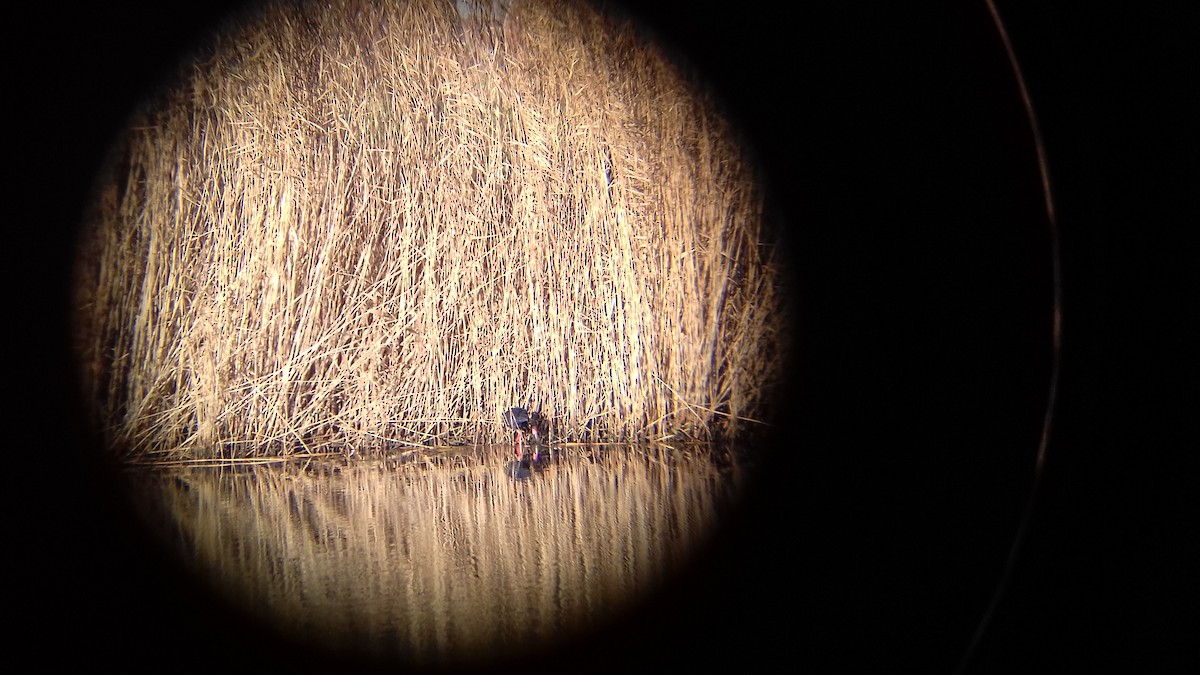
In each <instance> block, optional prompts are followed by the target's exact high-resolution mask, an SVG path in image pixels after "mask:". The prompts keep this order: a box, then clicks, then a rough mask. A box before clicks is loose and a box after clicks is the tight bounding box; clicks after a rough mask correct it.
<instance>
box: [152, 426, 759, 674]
mask: <svg viewBox="0 0 1200 675" xmlns="http://www.w3.org/2000/svg"><path fill="white" fill-rule="evenodd" d="M493 454H494V455H495V456H493V455H487V454H480V455H478V456H464V457H461V458H459V461H456V462H447V463H445V464H444V465H442V466H440V467H437V468H423V469H416V468H415V467H414V468H415V470H412V471H405V470H397V467H394V466H390V465H386V464H384V463H383V462H362V463H350V464H348V465H342V466H337V467H336V469H335V470H328V469H329V468H330V466H331V465H328V464H326V465H313V466H310V467H309V468H308V469H303V468H300V467H299V466H298V465H297V464H289V465H287V466H284V467H271V468H257V467H256V468H249V467H243V468H241V469H238V470H235V471H230V470H228V469H212V468H205V469H199V468H194V467H191V468H177V469H171V470H164V471H161V472H156V473H151V474H147V473H144V472H143V473H139V474H138V478H137V480H138V483H137V484H138V485H139V489H137V490H135V491H134V492H135V494H137V495H139V497H140V498H141V499H143V500H145V501H146V503H147V504H148V505H151V506H150V507H149V508H146V509H144V512H145V513H147V514H156V516H157V518H158V521H159V524H160V525H161V526H162V527H165V528H167V535H168V541H170V542H172V544H173V545H176V546H178V547H179V552H180V553H182V554H184V556H185V558H186V559H187V561H188V563H189V564H194V565H196V566H197V571H198V572H199V573H200V574H201V575H202V576H204V577H205V578H206V579H209V580H211V581H212V582H213V583H214V584H215V585H216V587H217V589H218V590H219V591H220V592H221V593H223V594H225V595H227V597H229V598H230V599H231V600H232V601H233V602H234V603H236V604H238V605H240V606H242V607H244V608H245V609H248V610H251V611H253V612H256V613H258V614H259V616H260V618H262V619H264V620H265V621H267V622H269V623H270V625H272V626H275V627H276V628H279V629H280V630H282V631H283V632H285V633H287V634H290V635H291V636H292V637H299V638H301V639H303V640H305V641H306V642H314V641H315V643H316V644H321V645H323V646H325V647H327V648H331V649H343V650H351V651H353V652H359V653H365V654H373V655H375V656H378V657H381V658H385V659H395V660H400V661H403V662H417V663H424V664H430V665H432V664H434V663H441V664H443V665H448V664H449V663H450V662H460V663H461V662H462V661H470V660H474V659H480V658H486V657H496V656H502V655H504V653H505V652H506V651H510V650H517V649H520V648H522V647H525V648H528V647H534V648H536V647H540V646H545V645H546V644H549V643H548V642H547V641H551V642H552V641H556V640H559V639H562V638H565V637H569V636H570V634H571V633H572V632H574V631H585V630H587V629H589V628H594V627H596V625H597V622H599V621H604V620H606V619H610V618H614V616H615V614H616V613H617V612H619V611H621V610H622V609H628V608H630V607H631V606H632V603H636V602H637V601H638V600H639V599H643V598H644V597H645V596H646V594H647V593H649V592H651V591H652V590H653V589H654V588H655V585H656V584H658V583H659V582H661V581H662V580H664V579H665V578H667V575H668V574H669V573H670V572H671V571H672V570H675V569H678V567H677V566H678V565H679V564H681V563H682V562H683V561H684V560H685V559H687V557H688V556H689V555H692V554H694V553H695V552H696V547H697V546H700V545H702V544H703V543H704V542H705V541H706V538H707V537H708V535H709V534H710V533H711V532H712V530H713V528H714V527H716V526H718V525H719V516H720V515H721V513H722V511H723V509H724V507H726V506H727V505H728V504H729V502H730V500H731V499H732V498H733V497H734V490H735V487H736V486H735V484H734V482H733V481H732V480H731V477H730V476H728V475H726V474H723V473H722V472H721V471H720V470H719V469H718V467H717V466H716V465H715V464H714V463H713V461H712V458H711V457H710V456H709V455H708V453H683V452H677V451H670V450H662V449H660V450H653V449H649V450H648V449H618V450H612V451H606V452H601V453H598V454H597V455H596V456H595V457H593V458H592V460H591V461H589V460H585V459H582V458H579V457H577V456H575V457H572V456H569V457H568V458H567V460H566V461H563V462H560V463H556V464H551V465H550V466H549V467H547V468H546V469H545V470H544V471H542V472H540V473H539V474H538V476H537V477H536V479H534V480H529V481H525V482H515V481H512V480H511V479H509V478H507V477H506V476H505V475H504V472H503V469H502V464H503V461H502V456H501V455H500V454H499V453H493ZM569 454H570V453H569ZM498 460H500V461H498ZM648 495H654V497H653V498H648ZM511 655H514V656H515V654H511Z"/></svg>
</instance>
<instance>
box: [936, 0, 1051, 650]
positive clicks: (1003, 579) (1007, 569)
mask: <svg viewBox="0 0 1200 675" xmlns="http://www.w3.org/2000/svg"><path fill="white" fill-rule="evenodd" d="M984 4H986V5H987V8H988V11H989V12H991V15H992V20H993V21H994V22H995V24H996V29H997V30H998V31H999V32H1000V39H1001V41H1003V43H1004V50H1005V52H1007V54H1008V61H1009V63H1010V64H1011V65H1012V68H1013V72H1014V73H1015V74H1016V76H1017V88H1018V89H1020V91H1021V100H1022V102H1023V103H1024V104H1025V114H1026V115H1027V116H1028V118H1029V126H1030V129H1031V131H1032V132H1033V143H1034V147H1035V149H1036V150H1037V158H1038V170H1039V172H1040V173H1041V177H1042V193H1043V195H1044V196H1045V202H1046V204H1045V206H1046V218H1047V221H1048V223H1049V225H1050V255H1051V267H1052V282H1053V293H1054V323H1053V329H1052V330H1053V333H1052V336H1051V345H1052V350H1053V354H1052V356H1051V368H1050V388H1049V396H1048V398H1047V400H1046V416H1045V417H1044V418H1043V420H1042V435H1041V438H1040V440H1039V441H1038V449H1037V458H1036V460H1035V462H1034V467H1033V487H1032V489H1031V490H1030V492H1029V498H1028V500H1027V501H1026V502H1025V509H1024V511H1023V512H1022V513H1021V522H1020V525H1019V526H1018V527H1017V534H1016V537H1015V538H1014V539H1013V543H1012V547H1011V548H1009V551H1008V559H1007V560H1006V561H1005V563H1004V571H1003V572H1002V573H1001V575H1000V581H999V583H998V584H997V585H996V590H995V591H994V592H993V593H992V598H991V600H990V601H989V602H988V606H987V609H986V610H984V612H983V616H982V617H981V618H980V620H979V625H978V626H977V627H976V628H975V633H974V634H973V635H972V636H971V641H970V642H969V643H968V644H967V649H966V652H965V653H964V654H963V657H962V661H960V662H959V665H958V669H957V671H956V672H957V673H963V672H965V671H966V670H967V668H968V666H969V665H970V664H971V660H972V658H973V657H974V656H975V654H976V652H977V651H978V649H979V644H980V642H981V641H982V640H983V635H984V634H985V633H986V632H987V629H988V627H989V626H990V625H991V623H992V619H993V617H994V615H995V613H996V608H997V607H998V606H999V605H1000V600H1001V598H1003V596H1004V593H1005V591H1006V590H1007V588H1008V585H1009V583H1010V582H1011V581H1012V576H1013V569H1014V568H1015V567H1016V561H1017V558H1018V557H1019V555H1020V552H1021V545H1022V543H1023V542H1024V540H1025V537H1026V534H1027V530H1028V529H1029V523H1030V521H1031V520H1032V519H1033V508H1034V504H1035V503H1036V502H1037V497H1038V493H1039V487H1040V486H1041V484H1042V475H1043V468H1044V466H1045V463H1046V451H1047V446H1048V445H1049V442H1050V431H1051V428H1052V426H1053V421H1054V409H1055V406H1056V403H1057V398H1058V379H1059V370H1060V367H1061V364H1062V264H1061V261H1060V259H1059V238H1058V220H1057V218H1056V217H1055V212H1054V199H1053V198H1052V197H1051V195H1050V171H1049V168H1048V165H1047V162H1046V148H1045V146H1044V145H1043V144H1042V132H1041V129H1040V128H1039V127H1038V123H1037V116H1036V115H1034V113H1033V101H1032V100H1031V99H1030V97H1029V89H1028V88H1027V87H1026V86H1025V76H1024V75H1023V74H1022V73H1021V66H1020V64H1019V63H1018V62H1017V56H1016V53H1015V52H1014V51H1013V47H1012V42H1011V41H1010V40H1009V37H1008V31H1007V30H1005V28H1004V21H1003V20H1002V19H1001V18H1000V13H999V12H998V11H997V10H996V4H995V1H994V0H984Z"/></svg>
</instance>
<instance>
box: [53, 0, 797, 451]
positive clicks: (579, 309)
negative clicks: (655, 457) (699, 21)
mask: <svg viewBox="0 0 1200 675" xmlns="http://www.w3.org/2000/svg"><path fill="white" fill-rule="evenodd" d="M757 180H758V177H757V176H756V175H755V168H754V167H753V166H752V164H751V163H750V161H749V160H748V159H747V156H746V154H745V153H744V151H743V150H742V149H741V148H740V147H739V145H738V144H737V139H736V137H735V135H734V133H733V132H732V130H731V128H730V127H729V125H728V124H727V122H726V121H725V120H723V119H722V117H721V116H720V115H719V114H718V113H717V112H716V109H715V107H714V105H713V103H712V101H711V100H710V98H709V97H708V96H707V95H706V94H705V92H704V91H703V90H702V89H701V88H700V87H698V86H696V85H695V84H694V83H693V82H692V81H690V80H689V79H688V78H687V77H685V76H684V75H683V74H681V72H680V71H679V70H678V69H677V68H676V67H675V66H674V65H672V64H671V63H670V62H669V60H668V59H667V58H666V56H665V55H664V54H663V53H662V52H661V50H660V49H658V48H657V47H655V46H654V45H653V44H650V43H649V42H648V41H646V40H645V39H644V38H643V37H642V36H640V35H639V33H638V32H637V31H636V30H635V28H634V26H633V25H632V24H629V23H627V22H626V21H624V20H622V19H619V18H616V17H612V16H608V15H606V14H602V13H600V12H598V11H596V10H594V9H592V8H590V7H589V6H587V5H583V4H579V3H573V2H563V3H551V2H524V3H523V2H519V1H518V2H514V3H513V4H512V6H511V7H510V8H509V11H508V13H507V16H506V17H505V18H504V20H503V23H501V22H500V21H499V20H498V19H496V18H494V17H488V16H483V15H480V14H478V13H477V14H473V15H470V16H467V17H464V16H462V15H460V14H459V13H458V12H456V11H455V5H454V3H451V2H445V1H443V0H412V1H409V2H403V1H400V0H397V1H394V2H385V3H373V2H365V1H362V2H358V1H347V2H336V3H332V4H329V5H327V6H326V5H320V4H318V3H312V4H308V5H304V4H280V5H277V6H272V7H270V8H268V9H266V10H264V11H263V13H261V14H260V15H256V16H255V17H251V18H243V19H242V20H241V23H240V24H238V25H234V26H230V27H229V30H227V31H225V32H223V33H221V34H220V35H219V36H218V37H217V39H216V40H215V42H214V43H213V45H212V46H211V48H210V49H208V50H207V51H205V52H204V53H203V54H201V55H200V56H199V57H198V58H196V59H195V60H193V61H190V62H189V63H188V64H187V66H186V69H185V71H184V72H183V74H182V76H181V77H180V79H179V83H178V84H177V86H175V87H174V88H172V89H170V90H167V91H166V92H165V93H164V94H162V95H160V97H159V98H157V99H155V100H153V101H151V102H149V103H147V104H146V105H144V106H143V107H142V108H141V109H140V111H139V112H138V113H137V114H136V115H135V118H134V119H133V120H132V122H131V123H130V125H129V128H128V130H127V132H126V133H125V135H124V136H123V137H122V138H121V139H120V140H119V142H118V143H117V144H116V145H115V148H114V152H113V155H112V160H111V162H110V164H109V168H108V170H107V171H106V172H105V173H104V175H103V176H102V177H101V178H100V180H99V181H98V185H97V190H96V198H95V199H94V204H93V208H92V209H91V210H90V211H89V214H88V217H87V221H86V225H87V229H86V231H85V239H84V240H83V242H82V244H81V252H80V258H79V265H78V278H77V282H76V310H77V311H76V316H77V321H76V342H77V349H78V354H79V359H80V363H81V370H82V380H83V384H84V388H85V395H86V396H87V398H88V400H89V401H92V402H94V403H95V405H94V411H93V412H94V421H95V423H96V425H97V428H98V429H99V430H100V431H101V432H102V434H103V438H104V442H105V444H106V445H107V446H108V448H109V449H110V450H111V451H112V452H113V453H115V454H116V455H118V456H124V457H142V458H145V457H147V456H157V457H159V458H164V459H165V458H190V457H196V458H199V457H245V456H259V455H265V454H288V453H292V452H297V451H303V452H319V451H328V450H330V449H334V448H374V447H386V446H388V445H389V444H407V445H415V446H428V445H432V444H436V443H440V442H445V441H447V440H448V439H455V440H458V441H473V442H487V441H495V440H499V439H502V438H505V437H506V430H505V429H504V428H503V427H502V426H501V424H500V422H499V420H500V416H501V413H502V412H503V411H504V410H505V409H507V408H508V407H509V406H512V405H525V406H529V407H532V408H535V409H536V408H540V409H541V410H542V411H544V412H545V413H546V414H547V416H548V417H550V419H551V423H552V431H553V434H554V437H555V438H556V439H561V440H576V441H597V440H605V441H611V440H630V439H666V438H694V439H701V440H706V439H712V438H714V436H716V435H720V434H724V433H732V431H733V430H734V429H735V428H736V426H737V425H735V424H733V423H732V422H734V421H736V420H739V419H757V418H759V417H760V416H761V415H763V406H764V404H765V403H766V399H767V398H768V394H769V391H770V386H771V384H772V378H773V376H775V375H776V374H777V373H778V372H779V367H780V364H779V359H780V358H782V356H783V354H784V352H785V351H786V350H785V349H784V345H783V339H784V333H785V331H784V326H785V324H786V321H785V318H784V314H785V312H784V310H783V299H782V293H781V291H780V288H779V285H780V277H781V273H780V270H779V263H778V261H777V260H776V259H774V258H773V248H772V247H771V246H769V245H767V244H768V242H767V239H766V238H765V234H764V227H763V195H762V191H761V189H760V187H759V185H758V182H757Z"/></svg>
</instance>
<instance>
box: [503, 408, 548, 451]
mask: <svg viewBox="0 0 1200 675" xmlns="http://www.w3.org/2000/svg"><path fill="white" fill-rule="evenodd" d="M504 424H505V426H507V427H508V428H509V429H512V430H513V432H514V438H513V440H514V442H515V443H516V444H517V456H518V457H519V456H521V455H522V454H523V452H522V451H523V450H524V446H525V443H524V441H525V437H526V436H533V441H534V443H537V442H538V441H540V440H541V438H542V429H541V427H542V415H541V413H537V412H533V413H531V412H529V411H528V410H526V409H524V408H509V409H508V411H507V412H505V413H504ZM534 460H535V461H536V460H537V453H535V454H534Z"/></svg>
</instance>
